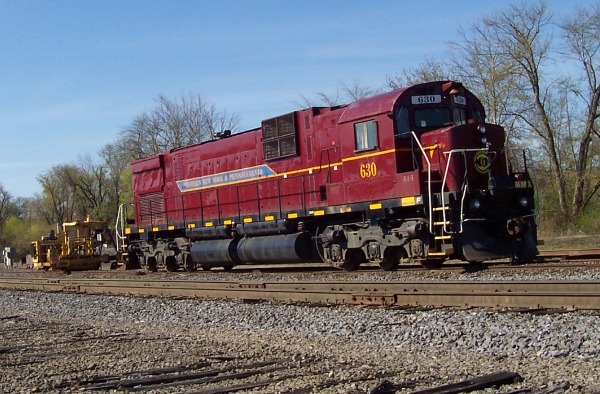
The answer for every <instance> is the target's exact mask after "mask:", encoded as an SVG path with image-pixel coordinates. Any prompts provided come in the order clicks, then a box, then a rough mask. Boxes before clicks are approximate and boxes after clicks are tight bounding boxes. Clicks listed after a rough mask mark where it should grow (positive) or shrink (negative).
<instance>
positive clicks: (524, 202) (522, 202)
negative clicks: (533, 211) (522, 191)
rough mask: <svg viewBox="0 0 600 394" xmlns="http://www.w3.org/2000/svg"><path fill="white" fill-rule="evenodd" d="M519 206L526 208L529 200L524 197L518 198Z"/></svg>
mask: <svg viewBox="0 0 600 394" xmlns="http://www.w3.org/2000/svg"><path fill="white" fill-rule="evenodd" d="M519 205H520V206H521V207H523V208H527V206H528V205H529V199H528V198H527V197H525V196H523V197H521V198H519Z"/></svg>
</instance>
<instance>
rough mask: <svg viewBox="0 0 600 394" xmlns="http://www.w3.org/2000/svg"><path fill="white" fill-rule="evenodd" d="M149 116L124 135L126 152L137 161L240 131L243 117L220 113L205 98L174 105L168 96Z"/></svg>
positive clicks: (186, 99)
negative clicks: (226, 131)
mask: <svg viewBox="0 0 600 394" xmlns="http://www.w3.org/2000/svg"><path fill="white" fill-rule="evenodd" d="M156 101H157V105H156V107H154V109H152V110H151V111H149V112H145V113H143V114H141V115H139V116H137V117H136V118H135V119H134V120H133V121H132V123H131V124H130V125H129V126H127V127H126V128H125V129H124V130H123V132H122V137H123V138H122V140H121V141H120V142H119V145H120V146H121V148H122V150H124V151H126V152H127V153H128V156H129V157H130V158H133V159H137V158H141V157H145V156H150V155H154V154H158V153H161V152H163V151H165V150H168V149H172V148H176V147H180V146H186V145H191V144H195V143H198V142H202V141H207V140H209V139H211V138H213V135H214V134H215V133H216V132H220V131H223V130H231V131H234V132H235V131H237V129H238V127H239V117H238V116H237V115H230V114H228V113H227V112H226V111H219V110H217V109H216V107H215V106H214V104H211V103H209V102H207V101H205V100H204V99H202V97H200V96H199V95H198V96H192V95H190V96H188V97H185V96H184V97H182V98H181V100H179V101H172V100H169V99H168V98H166V97H164V96H162V95H161V96H159V97H158V98H157V100H156Z"/></svg>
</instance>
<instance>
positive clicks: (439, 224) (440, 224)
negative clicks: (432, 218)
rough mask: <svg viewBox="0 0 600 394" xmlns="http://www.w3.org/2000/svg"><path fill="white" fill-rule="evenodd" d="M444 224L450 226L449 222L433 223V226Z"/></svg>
mask: <svg viewBox="0 0 600 394" xmlns="http://www.w3.org/2000/svg"><path fill="white" fill-rule="evenodd" d="M444 224H450V222H433V225H434V226H443V225H444Z"/></svg>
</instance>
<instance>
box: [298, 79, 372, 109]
mask: <svg viewBox="0 0 600 394" xmlns="http://www.w3.org/2000/svg"><path fill="white" fill-rule="evenodd" d="M381 91H382V89H374V88H372V87H368V86H365V85H362V84H360V83H359V82H358V81H354V82H353V83H352V84H347V83H340V85H339V86H338V87H337V88H336V90H335V91H334V92H333V93H325V92H317V93H315V94H316V98H314V99H311V98H308V97H306V96H305V95H300V98H301V101H299V102H296V103H295V104H296V105H297V106H298V107H300V108H309V107H320V106H326V107H335V106H338V105H342V104H346V103H350V102H353V101H358V100H360V99H364V98H367V97H371V96H374V95H376V94H377V93H380V92H381Z"/></svg>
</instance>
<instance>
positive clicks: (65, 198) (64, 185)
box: [34, 166, 76, 224]
mask: <svg viewBox="0 0 600 394" xmlns="http://www.w3.org/2000/svg"><path fill="white" fill-rule="evenodd" d="M66 171H68V168H67V167H66V166H54V167H52V169H50V170H49V171H48V172H46V173H44V174H42V175H40V176H38V178H37V179H38V182H39V183H40V185H41V186H42V194H41V195H36V196H35V197H34V200H35V206H36V210H37V211H38V213H39V214H40V215H41V216H43V217H44V219H45V220H46V222H47V223H48V224H62V223H64V222H70V221H73V218H74V217H75V208H76V207H75V195H74V192H73V189H72V188H71V187H70V184H69V181H68V178H67V177H66V176H65V172H66Z"/></svg>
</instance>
